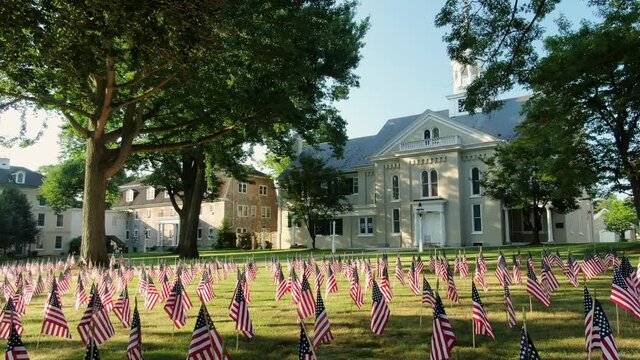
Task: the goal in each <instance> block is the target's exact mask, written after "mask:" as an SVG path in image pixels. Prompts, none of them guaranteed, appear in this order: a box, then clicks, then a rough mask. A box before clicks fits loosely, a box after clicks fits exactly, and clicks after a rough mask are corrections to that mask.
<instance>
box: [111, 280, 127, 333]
mask: <svg viewBox="0 0 640 360" xmlns="http://www.w3.org/2000/svg"><path fill="white" fill-rule="evenodd" d="M113 312H114V313H115V314H116V317H117V318H118V320H120V323H121V324H122V327H124V328H125V329H128V328H129V326H130V325H131V304H130V302H129V292H128V291H127V286H126V285H125V286H124V289H122V293H121V294H120V297H119V298H118V300H116V304H115V306H114V307H113Z"/></svg>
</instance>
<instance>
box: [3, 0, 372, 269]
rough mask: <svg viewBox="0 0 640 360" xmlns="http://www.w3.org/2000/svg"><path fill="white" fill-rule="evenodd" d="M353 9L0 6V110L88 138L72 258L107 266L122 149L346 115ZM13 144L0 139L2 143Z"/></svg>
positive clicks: (206, 2) (323, 122) (214, 4)
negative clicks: (24, 111)
mask: <svg viewBox="0 0 640 360" xmlns="http://www.w3.org/2000/svg"><path fill="white" fill-rule="evenodd" d="M354 8H355V4H354V3H353V2H351V1H347V2H340V3H337V2H334V1H321V0H315V1H313V0H309V1H262V0H260V1H259V0H253V1H242V2H227V1H222V0H202V1H195V2H194V1H173V2H158V1H152V0H140V1H135V2H131V1H129V0H110V1H92V2H87V1H76V0H62V1H55V2H50V1H27V0H16V1H11V2H9V3H8V4H4V5H3V7H2V8H0V42H1V43H2V44H3V46H2V47H0V59H2V60H1V61H0V108H8V107H12V106H14V107H15V106H23V105H24V104H28V105H29V106H36V107H39V108H44V109H51V110H54V111H57V112H59V113H61V114H62V115H63V116H64V117H65V118H66V120H67V122H68V124H69V125H70V126H71V127H72V128H73V129H74V131H75V132H76V133H77V135H78V136H79V137H81V138H82V139H83V140H84V142H85V151H86V155H85V157H86V167H85V180H84V194H83V201H84V207H83V220H84V221H83V234H82V238H83V240H82V248H81V254H82V255H83V256H84V257H87V258H91V259H93V260H94V261H96V262H105V261H106V260H107V256H106V247H105V245H104V236H105V229H104V221H103V220H102V219H103V218H104V210H105V208H104V206H105V205H104V204H105V193H106V188H107V184H108V182H109V179H110V178H111V177H112V176H113V175H114V174H116V173H118V171H120V170H121V169H122V167H123V166H124V164H125V162H126V161H127V160H128V159H129V158H130V156H131V155H132V154H138V153H149V152H155V151H163V150H176V149H181V148H187V147H193V146H197V145H201V144H205V143H208V142H211V141H217V140H218V139H222V138H225V137H226V136H233V137H234V139H238V138H241V139H243V140H245V141H247V142H261V141H265V140H264V139H265V138H266V137H271V138H274V137H277V136H278V135H282V136H288V134H289V133H290V131H291V130H296V131H297V132H299V133H300V134H303V136H304V137H306V138H308V140H310V141H312V140H313V138H314V136H315V133H314V131H313V130H315V129H319V128H324V129H332V131H328V132H326V133H329V134H333V135H334V136H333V139H332V140H334V141H335V142H336V143H340V141H344V138H345V135H344V121H343V120H342V119H341V118H340V117H339V116H338V115H337V113H336V111H335V109H334V108H333V107H332V106H331V105H330V103H331V101H333V100H336V99H341V98H344V97H345V96H346V94H347V93H348V88H349V87H350V86H353V85H356V84H357V79H356V77H355V75H354V74H353V73H352V69H353V68H354V67H355V66H356V65H357V63H358V60H359V49H360V48H361V46H362V42H361V41H362V37H363V35H364V32H365V30H366V27H367V22H366V21H364V22H356V21H354V11H355V10H354ZM5 140H10V139H5Z"/></svg>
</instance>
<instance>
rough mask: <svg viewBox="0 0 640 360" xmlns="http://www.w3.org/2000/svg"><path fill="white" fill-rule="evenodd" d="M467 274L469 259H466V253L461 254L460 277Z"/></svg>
mask: <svg viewBox="0 0 640 360" xmlns="http://www.w3.org/2000/svg"><path fill="white" fill-rule="evenodd" d="M467 276H469V261H468V260H467V255H466V254H463V255H462V264H460V278H465V277H467Z"/></svg>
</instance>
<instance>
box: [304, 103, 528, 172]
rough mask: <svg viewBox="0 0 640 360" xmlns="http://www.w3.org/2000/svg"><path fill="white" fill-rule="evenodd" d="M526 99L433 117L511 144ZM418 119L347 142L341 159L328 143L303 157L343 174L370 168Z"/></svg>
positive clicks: (408, 118) (392, 124) (393, 123)
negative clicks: (375, 157)
mask: <svg viewBox="0 0 640 360" xmlns="http://www.w3.org/2000/svg"><path fill="white" fill-rule="evenodd" d="M529 98H530V96H520V97H515V98H510V99H505V100H502V107H501V108H500V109H497V110H494V111H493V112H491V113H489V114H485V113H476V114H474V115H459V116H454V117H449V110H440V111H436V112H435V113H436V114H438V115H441V116H443V117H446V118H448V119H449V120H451V121H455V122H457V123H460V124H462V125H464V126H467V127H470V128H473V129H475V130H478V131H481V132H484V133H486V134H489V135H492V136H494V137H497V138H499V139H503V140H511V139H513V138H515V137H516V131H515V128H516V126H517V125H519V124H520V123H521V122H522V120H523V119H524V118H523V116H522V115H521V114H520V111H521V110H522V106H523V105H524V103H525V102H526V101H527V100H528V99H529ZM421 115H422V114H416V115H410V116H404V117H400V118H395V119H390V120H387V122H386V123H385V124H384V126H383V127H382V129H380V131H378V133H377V134H375V135H371V136H364V137H359V138H353V139H349V140H348V141H347V142H346V144H345V146H344V152H343V157H342V158H336V157H334V156H333V155H334V153H333V150H332V148H331V146H330V145H329V144H327V143H323V144H320V145H319V146H318V147H317V148H313V147H310V148H307V149H305V150H304V151H303V152H302V154H304V155H313V156H315V157H318V158H321V159H323V160H324V161H325V162H326V163H327V165H328V166H331V167H333V168H335V169H338V170H342V171H353V170H354V169H355V168H356V167H360V166H367V165H372V164H373V162H372V161H371V160H370V157H371V156H372V155H373V154H375V153H376V152H377V151H379V150H380V148H381V147H383V146H384V145H385V144H386V143H387V142H388V141H390V140H391V139H393V138H394V137H395V136H396V135H397V134H398V133H400V132H402V131H403V130H404V129H406V128H408V127H409V126H410V125H411V124H412V123H413V122H414V121H416V120H417V119H418V118H420V116H421Z"/></svg>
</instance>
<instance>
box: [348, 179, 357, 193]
mask: <svg viewBox="0 0 640 360" xmlns="http://www.w3.org/2000/svg"><path fill="white" fill-rule="evenodd" d="M346 181H347V191H348V192H349V191H350V192H351V195H358V178H357V177H352V178H347V179H346Z"/></svg>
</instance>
